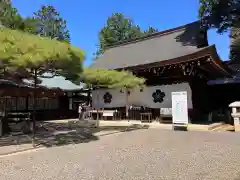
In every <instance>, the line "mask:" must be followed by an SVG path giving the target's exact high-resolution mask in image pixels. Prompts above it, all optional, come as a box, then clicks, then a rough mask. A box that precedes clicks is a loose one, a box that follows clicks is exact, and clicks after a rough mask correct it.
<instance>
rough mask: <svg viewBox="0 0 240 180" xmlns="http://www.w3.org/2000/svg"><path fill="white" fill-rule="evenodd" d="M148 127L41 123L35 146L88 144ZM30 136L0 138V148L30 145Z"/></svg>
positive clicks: (18, 135) (20, 135)
mask: <svg viewBox="0 0 240 180" xmlns="http://www.w3.org/2000/svg"><path fill="white" fill-rule="evenodd" d="M148 128H149V126H147V125H145V126H142V125H138V124H133V125H130V126H104V127H99V128H92V127H82V126H81V125H79V124H78V123H52V122H41V124H39V125H38V128H37V133H36V144H37V146H45V147H53V146H63V145H68V144H79V143H88V142H90V141H96V140H99V137H102V136H106V135H110V134H115V133H120V132H129V131H135V130H140V129H148ZM31 142H32V139H31V135H24V134H16V135H8V136H5V137H1V138H0V147H3V146H10V145H21V144H31Z"/></svg>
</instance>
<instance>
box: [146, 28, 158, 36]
mask: <svg viewBox="0 0 240 180" xmlns="http://www.w3.org/2000/svg"><path fill="white" fill-rule="evenodd" d="M156 32H158V29H155V28H153V27H151V26H150V27H148V29H147V30H146V31H144V35H149V34H153V33H156Z"/></svg>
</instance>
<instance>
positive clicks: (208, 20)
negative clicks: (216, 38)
mask: <svg viewBox="0 0 240 180" xmlns="http://www.w3.org/2000/svg"><path fill="white" fill-rule="evenodd" d="M199 16H200V17H201V19H202V24H203V26H204V27H205V28H207V29H209V28H217V29H218V32H219V33H222V32H223V31H225V30H227V29H229V28H231V27H233V26H234V25H235V24H236V23H238V22H239V18H240V1H239V0H200V8H199Z"/></svg>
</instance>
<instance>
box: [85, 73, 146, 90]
mask: <svg viewBox="0 0 240 180" xmlns="http://www.w3.org/2000/svg"><path fill="white" fill-rule="evenodd" d="M81 81H82V82H83V83H86V84H91V85H93V87H104V88H129V89H130V88H135V87H139V86H143V85H144V83H145V79H143V78H138V77H136V76H134V75H132V74H131V73H130V72H127V71H116V70H106V69H102V68H85V69H84V70H83V73H82V74H81Z"/></svg>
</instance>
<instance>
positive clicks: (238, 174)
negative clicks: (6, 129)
mask: <svg viewBox="0 0 240 180" xmlns="http://www.w3.org/2000/svg"><path fill="white" fill-rule="evenodd" d="M239 138H240V134H238V133H216V132H173V131H164V130H159V129H147V130H137V131H132V132H124V133H119V134H113V135H109V136H105V137H101V138H100V140H98V141H92V142H89V143H85V144H78V145H68V146H62V147H54V148H48V149H43V150H39V151H36V152H30V153H29V152H28V153H24V154H18V155H13V156H7V157H4V158H1V160H0V168H1V171H0V180H15V179H16V180H28V179H32V180H33V179H34V180H39V179H41V180H42V179H44V180H85V179H86V180H93V179H94V180H98V179H99V180H155V179H156V180H161V179H164V180H173V179H176V180H185V179H186V180H198V179H199V180H215V179H216V180H240V141H239Z"/></svg>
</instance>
